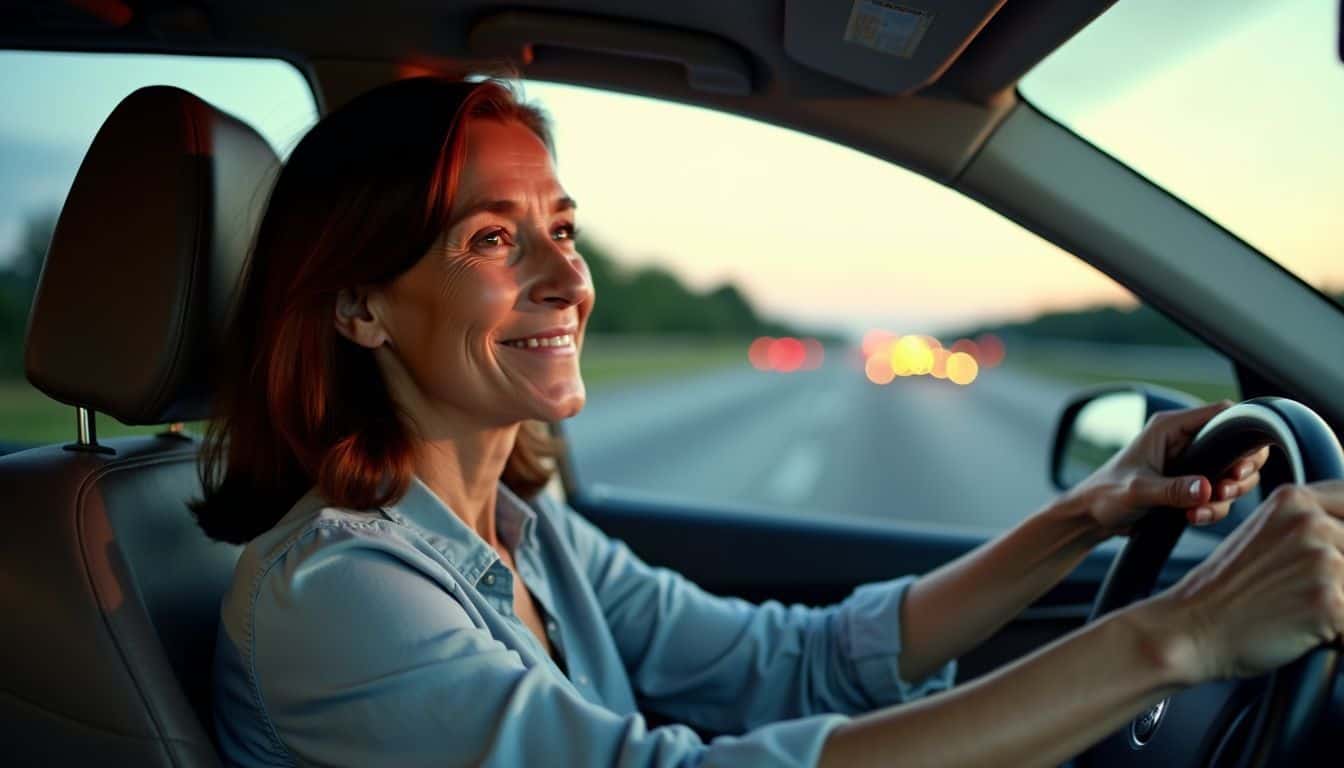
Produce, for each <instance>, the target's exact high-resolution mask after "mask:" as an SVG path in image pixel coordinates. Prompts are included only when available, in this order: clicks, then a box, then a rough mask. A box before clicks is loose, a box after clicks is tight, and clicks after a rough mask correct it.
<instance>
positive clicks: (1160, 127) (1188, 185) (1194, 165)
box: [1021, 0, 1344, 304]
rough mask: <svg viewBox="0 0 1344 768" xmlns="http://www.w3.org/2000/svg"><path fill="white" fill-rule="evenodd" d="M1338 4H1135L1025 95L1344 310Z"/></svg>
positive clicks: (1038, 72) (1075, 45)
mask: <svg viewBox="0 0 1344 768" xmlns="http://www.w3.org/2000/svg"><path fill="white" fill-rule="evenodd" d="M1339 12H1340V6H1339V3H1338V2H1337V1H1336V0H1280V1H1279V2H1274V3H1228V2H1224V1H1223V0H1187V1H1186V2H1181V3H1172V2H1169V0H1124V2H1121V3H1116V4H1115V5H1114V6H1113V7H1112V8H1111V9H1110V10H1108V11H1106V12H1105V13H1104V14H1102V16H1101V17H1100V18H1098V19H1097V20H1096V21H1095V22H1093V23H1092V24H1090V25H1089V26H1088V27H1086V28H1085V29H1083V30H1082V31H1081V32H1080V33H1079V34H1078V35H1077V36H1076V37H1075V38H1073V39H1072V40H1070V41H1069V42H1068V43H1066V44H1065V45H1064V46H1062V47H1061V48H1060V49H1059V50H1058V51H1056V52H1055V53H1054V54H1052V55H1051V56H1050V57H1049V58H1047V59H1046V60H1045V61H1044V62H1042V63H1041V64H1040V65H1039V66H1037V67H1036V68H1035V69H1034V70H1033V71H1032V72H1031V73H1030V74H1029V75H1028V76H1027V77H1026V78H1024V79H1023V81H1022V84H1021V92H1022V94H1023V96H1024V97H1025V98H1026V99H1027V100H1029V101H1030V102H1032V104H1034V105H1035V106H1036V107H1038V108H1039V109H1041V110H1042V111H1044V112H1045V113H1046V114H1048V115H1050V116H1051V117H1052V118H1054V119H1055V120H1057V121H1059V122H1061V123H1063V124H1064V125H1066V126H1068V127H1069V128H1070V129H1071V130H1073V131H1074V132H1076V133H1078V134H1079V135H1081V136H1083V137H1084V138H1086V139H1087V140H1089V141H1091V142H1092V143H1093V144H1095V145H1097V146H1098V147H1100V148H1101V149H1103V150H1105V151H1106V152H1108V153H1110V154H1111V155H1113V156H1115V157H1116V158H1118V159H1119V160H1121V161H1122V162H1124V163H1125V164H1126V165H1129V166H1130V167H1131V168H1133V169H1134V170H1136V171H1138V172H1139V173H1141V174H1143V175H1145V176H1146V177H1148V178H1149V179H1151V180H1152V181H1153V182H1155V183H1157V184H1159V185H1161V186H1162V187H1164V188H1165V189H1167V190H1168V191H1170V192H1171V193H1172V194H1174V195H1176V196H1177V197H1180V198H1182V199H1183V200H1185V201H1186V202H1187V203H1189V204H1190V205H1192V206H1194V207H1195V208H1197V209H1199V210H1200V211H1201V212H1203V213H1204V214H1205V215H1207V216H1209V217H1210V218H1211V219H1213V220H1214V221H1216V222H1217V223H1218V224H1220V225H1222V226H1223V227H1225V228H1227V229H1228V230H1230V231H1231V232H1232V233H1233V234H1235V235H1237V236H1238V237H1240V238H1242V239H1243V240H1245V241H1246V242H1248V243H1250V244H1251V245H1252V246H1253V247H1255V248H1256V249H1258V250H1259V251H1261V252H1262V253H1264V254H1266V255H1267V256H1269V257H1270V258H1272V259H1274V260H1275V261H1277V262H1278V263H1279V264H1281V265H1282V266H1283V267H1285V268H1287V269H1288V270H1289V271H1291V272H1293V273H1294V274H1296V275H1297V276H1298V277H1300V278H1302V279H1303V280H1305V281H1306V282H1308V283H1310V284H1312V285H1313V286H1315V287H1317V288H1318V289H1320V290H1322V291H1323V292H1325V293H1327V294H1329V295H1331V296H1332V297H1333V298H1334V299H1335V300H1336V301H1338V302H1340V303H1342V304H1344V244H1342V243H1341V234H1344V232H1341V226H1340V217H1341V214H1344V184H1342V183H1341V179H1344V64H1341V63H1340V61H1339V58H1338V55H1337V47H1338V38H1337V35H1338V30H1339V26H1338V25H1339V18H1338V15H1339Z"/></svg>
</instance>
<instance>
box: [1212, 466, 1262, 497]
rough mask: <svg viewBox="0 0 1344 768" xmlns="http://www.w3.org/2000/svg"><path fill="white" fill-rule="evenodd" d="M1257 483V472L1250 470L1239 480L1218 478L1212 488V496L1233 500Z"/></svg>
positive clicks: (1258, 476) (1258, 482)
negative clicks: (1249, 472)
mask: <svg viewBox="0 0 1344 768" xmlns="http://www.w3.org/2000/svg"><path fill="white" fill-rule="evenodd" d="M1259 484H1260V473H1259V472H1252V473H1251V474H1249V475H1247V476H1246V477H1243V478H1241V479H1240V480H1220V481H1218V485H1217V486H1216V487H1215V488H1214V489H1213V498H1214V499H1215V500H1217V501H1233V500H1235V499H1237V498H1238V497H1241V496H1245V495H1246V494H1248V493H1250V492H1251V491H1252V490H1254V489H1255V486H1257V485H1259Z"/></svg>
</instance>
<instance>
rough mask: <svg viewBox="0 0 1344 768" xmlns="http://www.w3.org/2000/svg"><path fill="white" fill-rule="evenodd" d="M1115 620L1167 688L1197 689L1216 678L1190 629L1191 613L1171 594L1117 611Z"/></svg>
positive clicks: (1158, 596)
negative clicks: (1193, 687)
mask: <svg viewBox="0 0 1344 768" xmlns="http://www.w3.org/2000/svg"><path fill="white" fill-rule="evenodd" d="M1114 616H1115V620H1116V621H1117V622H1119V623H1121V624H1123V625H1124V626H1125V627H1127V629H1128V631H1129V632H1130V633H1131V634H1132V635H1133V638H1134V642H1135V644H1136V645H1135V647H1136V649H1137V651H1138V655H1139V658H1140V659H1141V660H1142V662H1143V663H1144V664H1145V666H1147V667H1148V668H1149V669H1151V670H1152V671H1153V672H1155V673H1156V674H1157V676H1158V679H1159V680H1160V681H1161V682H1162V683H1163V684H1165V685H1171V686H1178V687H1185V686H1190V685H1197V684H1199V683H1202V682H1205V681H1207V680H1209V679H1211V678H1212V677H1213V674H1212V665H1211V664H1209V663H1207V662H1208V659H1207V658H1206V655H1205V654H1202V653H1201V652H1200V649H1199V643H1198V642H1197V641H1196V638H1195V633H1194V631H1193V630H1192V628H1191V627H1190V626H1189V623H1190V622H1189V612H1188V611H1186V610H1183V609H1182V607H1181V606H1180V605H1177V604H1176V600H1175V599H1174V598H1173V597H1172V596H1171V595H1169V594H1165V593H1164V594H1159V595H1156V596H1154V597H1150V598H1148V599H1147V600H1143V601H1140V602H1137V603H1135V604H1133V605H1131V606H1129V607H1127V608H1123V609H1121V610H1119V611H1117V612H1116V613H1115V614H1114Z"/></svg>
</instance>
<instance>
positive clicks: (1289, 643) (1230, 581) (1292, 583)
mask: <svg viewBox="0 0 1344 768" xmlns="http://www.w3.org/2000/svg"><path fill="white" fill-rule="evenodd" d="M1147 602H1148V603H1151V604H1152V605H1151V606H1150V607H1151V608H1153V609H1156V610H1157V611H1158V613H1159V623H1161V624H1166V625H1167V626H1168V627H1179V628H1180V632H1181V635H1182V636H1183V638H1184V639H1185V640H1187V641H1188V642H1185V643H1183V644H1181V645H1182V646H1183V648H1184V652H1183V653H1182V654H1181V655H1182V656H1183V658H1182V659H1181V664H1182V666H1183V667H1184V668H1187V669H1190V670H1191V671H1192V674H1193V680H1192V682H1200V681H1203V680H1210V679H1222V678H1229V677H1253V676H1255V675H1259V674H1263V673H1265V672H1268V671H1269V670H1271V669H1274V668H1276V667H1279V666H1282V665H1283V664H1286V663H1288V662H1290V661H1292V660H1293V659H1295V658H1297V657H1298V656H1300V655H1301V654H1302V653H1304V652H1306V651H1308V650H1310V649H1311V648H1313V647H1315V646H1317V645H1320V644H1322V643H1331V642H1338V641H1339V640H1340V639H1341V638H1342V637H1344V481H1338V480H1336V481H1331V482H1324V483H1317V484H1314V485H1308V486H1283V487H1281V488H1278V489H1276V490H1275V491H1274V493H1273V494H1272V495H1270V497H1269V499H1268V500H1266V501H1265V503H1263V504H1261V505H1260V507H1259V509H1257V510H1256V511H1255V513H1254V514H1253V515H1251V516H1250V517H1249V518H1247V520H1246V522H1244V523H1243V524H1242V525H1240V526H1239V527H1238V528H1237V530H1235V531H1233V532H1232V534H1231V535H1230V536H1228V537H1227V538H1226V539H1225V540H1224V541H1223V542H1222V544H1220V545H1219V546H1218V548H1217V549H1216V550H1214V552H1213V554H1211V555H1209V557H1208V558H1207V559H1206V560H1205V561H1204V562H1202V563H1200V564H1199V565H1198V566H1196V567H1195V568H1194V569H1193V570H1191V571H1190V572H1189V573H1188V574H1186V576H1185V578H1183V579H1181V581H1180V582H1178V583H1177V584H1176V585H1175V586H1173V587H1171V589H1169V590H1167V591H1166V592H1163V593H1162V594H1160V595H1158V596H1156V597H1154V598H1152V599H1151V600H1149V601H1147Z"/></svg>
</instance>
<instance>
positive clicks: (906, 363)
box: [891, 336, 933, 376]
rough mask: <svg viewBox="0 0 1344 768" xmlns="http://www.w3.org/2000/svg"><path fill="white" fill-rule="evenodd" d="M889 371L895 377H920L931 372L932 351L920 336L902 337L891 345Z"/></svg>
mask: <svg viewBox="0 0 1344 768" xmlns="http://www.w3.org/2000/svg"><path fill="white" fill-rule="evenodd" d="M891 370H892V371H893V372H895V374H896V375H897V376H922V375H924V374H926V373H929V372H931V371H932V370H933V350H932V349H930V348H929V343H928V342H927V341H925V340H924V339H923V338H922V337H920V336H902V337H901V338H900V339H899V340H898V341H897V342H896V343H895V344H893V345H891Z"/></svg>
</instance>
